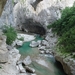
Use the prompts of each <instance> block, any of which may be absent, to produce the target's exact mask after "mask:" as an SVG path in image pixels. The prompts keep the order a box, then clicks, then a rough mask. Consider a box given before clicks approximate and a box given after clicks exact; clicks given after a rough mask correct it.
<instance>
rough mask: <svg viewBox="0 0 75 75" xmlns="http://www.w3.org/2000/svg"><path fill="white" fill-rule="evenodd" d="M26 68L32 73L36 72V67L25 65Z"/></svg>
mask: <svg viewBox="0 0 75 75" xmlns="http://www.w3.org/2000/svg"><path fill="white" fill-rule="evenodd" d="M25 68H26V70H27V71H28V72H30V73H34V72H35V69H34V68H31V67H29V66H25Z"/></svg>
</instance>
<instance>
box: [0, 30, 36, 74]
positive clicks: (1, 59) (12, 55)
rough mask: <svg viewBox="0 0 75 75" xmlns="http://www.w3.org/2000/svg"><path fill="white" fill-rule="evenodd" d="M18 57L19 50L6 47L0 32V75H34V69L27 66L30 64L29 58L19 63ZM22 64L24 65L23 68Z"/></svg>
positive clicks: (3, 36)
mask: <svg viewBox="0 0 75 75" xmlns="http://www.w3.org/2000/svg"><path fill="white" fill-rule="evenodd" d="M31 37H32V36H31ZM30 39H31V38H30ZM30 39H29V40H30ZM32 39H34V37H32ZM20 57H21V55H20V54H19V50H17V49H16V48H15V47H14V46H8V45H6V36H5V35H3V33H2V32H1V31H0V75H36V74H35V73H34V72H35V69H33V68H31V67H29V66H28V65H29V64H31V62H32V61H31V59H30V56H28V57H26V58H25V59H24V60H23V61H22V62H21V61H19V59H20ZM22 63H24V65H25V68H24V67H23V65H22ZM26 70H27V71H29V73H28V72H26Z"/></svg>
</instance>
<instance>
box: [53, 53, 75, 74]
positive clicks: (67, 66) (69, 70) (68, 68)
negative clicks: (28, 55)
mask: <svg viewBox="0 0 75 75" xmlns="http://www.w3.org/2000/svg"><path fill="white" fill-rule="evenodd" d="M54 56H55V59H56V60H57V61H59V62H60V63H61V64H62V66H63V69H64V71H65V72H66V74H68V75H75V60H74V59H73V58H71V56H70V55H68V56H67V57H64V55H61V54H59V53H58V52H55V53H54Z"/></svg>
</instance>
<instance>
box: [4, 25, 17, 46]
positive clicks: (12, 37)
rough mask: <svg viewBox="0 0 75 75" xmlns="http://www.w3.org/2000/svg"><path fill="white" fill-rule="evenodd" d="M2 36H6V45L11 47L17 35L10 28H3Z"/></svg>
mask: <svg viewBox="0 0 75 75" xmlns="http://www.w3.org/2000/svg"><path fill="white" fill-rule="evenodd" d="M3 32H4V34H5V35H6V36H7V39H6V43H7V44H9V45H11V44H12V42H13V41H14V40H15V39H16V37H17V33H16V31H15V30H14V28H13V27H11V26H4V30H3Z"/></svg>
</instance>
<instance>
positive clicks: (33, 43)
mask: <svg viewBox="0 0 75 75" xmlns="http://www.w3.org/2000/svg"><path fill="white" fill-rule="evenodd" d="M38 45H39V43H38V42H36V41H32V42H31V43H30V47H37V46H38Z"/></svg>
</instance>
